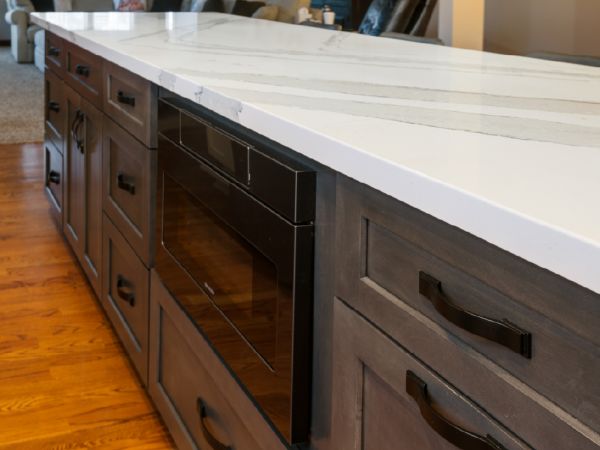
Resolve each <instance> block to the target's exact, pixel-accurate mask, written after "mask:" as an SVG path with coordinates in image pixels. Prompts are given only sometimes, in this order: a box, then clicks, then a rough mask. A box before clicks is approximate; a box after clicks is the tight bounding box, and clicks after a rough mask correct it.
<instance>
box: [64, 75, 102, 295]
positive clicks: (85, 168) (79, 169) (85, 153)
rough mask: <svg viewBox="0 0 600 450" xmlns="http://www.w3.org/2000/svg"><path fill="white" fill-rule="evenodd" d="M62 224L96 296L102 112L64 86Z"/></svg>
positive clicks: (98, 265) (100, 207)
mask: <svg viewBox="0 0 600 450" xmlns="http://www.w3.org/2000/svg"><path fill="white" fill-rule="evenodd" d="M65 98H66V105H67V118H68V125H69V129H68V138H67V140H66V145H65V174H64V186H65V187H64V208H65V211H64V223H63V229H64V232H65V235H66V238H67V241H68V242H69V244H70V245H71V247H72V248H73V251H74V252H75V255H76V256H77V258H78V259H79V262H80V263H81V265H82V267H83V270H84V272H85V274H86V275H87V277H88V279H89V281H90V284H91V285H92V287H93V289H94V291H95V292H96V295H98V296H100V264H101V255H102V113H101V112H100V111H99V110H97V109H96V108H94V107H93V106H92V105H91V104H90V103H89V102H87V101H86V100H84V99H82V98H81V97H80V96H79V94H77V93H76V92H75V91H73V90H72V89H71V88H70V87H68V86H65Z"/></svg>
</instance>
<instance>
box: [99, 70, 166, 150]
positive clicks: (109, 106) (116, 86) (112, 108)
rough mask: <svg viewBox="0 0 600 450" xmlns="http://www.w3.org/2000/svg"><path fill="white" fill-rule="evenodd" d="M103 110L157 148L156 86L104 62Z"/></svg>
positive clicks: (137, 136) (147, 144)
mask: <svg viewBox="0 0 600 450" xmlns="http://www.w3.org/2000/svg"><path fill="white" fill-rule="evenodd" d="M104 88H105V89H104V97H103V105H104V112H105V113H106V114H107V115H109V116H110V117H112V118H113V120H114V121H115V122H117V123H119V124H120V125H121V126H122V127H123V128H125V129H126V130H127V131H129V133H131V134H132V135H134V136H135V137H136V138H137V139H139V140H140V141H141V142H143V143H144V145H146V146H148V147H151V148H155V147H156V107H155V106H154V105H155V103H156V91H157V90H156V87H155V86H153V85H152V83H150V82H149V81H148V80H145V79H143V78H141V77H139V76H137V75H134V74H132V73H131V72H129V71H127V70H125V69H122V68H121V67H119V66H117V65H115V64H112V63H110V62H108V61H104Z"/></svg>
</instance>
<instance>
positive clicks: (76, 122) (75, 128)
mask: <svg viewBox="0 0 600 450" xmlns="http://www.w3.org/2000/svg"><path fill="white" fill-rule="evenodd" d="M84 118H85V116H84V114H83V112H81V110H80V109H78V110H77V111H75V119H73V123H72V124H71V136H72V138H73V141H75V146H76V147H77V149H78V150H79V151H80V152H81V153H83V152H84V148H83V140H82V139H81V138H80V137H79V128H80V127H81V124H82V123H83V120H84Z"/></svg>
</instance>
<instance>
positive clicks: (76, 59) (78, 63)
mask: <svg viewBox="0 0 600 450" xmlns="http://www.w3.org/2000/svg"><path fill="white" fill-rule="evenodd" d="M65 46H66V52H67V55H66V60H65V70H66V73H67V75H66V78H67V80H68V83H69V84H70V85H71V86H72V87H73V89H75V90H76V91H77V92H78V93H79V94H80V95H81V96H83V97H85V98H86V99H87V100H89V101H90V102H91V103H92V104H93V105H94V106H95V107H97V108H100V109H102V58H100V57H99V56H97V55H94V54H93V53H90V52H88V51H86V50H84V49H82V48H81V47H78V46H77V45H75V44H72V43H70V42H67V43H66V44H65Z"/></svg>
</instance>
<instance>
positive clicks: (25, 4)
mask: <svg viewBox="0 0 600 450" xmlns="http://www.w3.org/2000/svg"><path fill="white" fill-rule="evenodd" d="M6 7H7V8H6V9H7V12H6V16H5V19H6V21H7V22H8V23H9V24H10V46H11V51H12V54H13V56H14V57H15V60H16V61H17V62H20V63H25V62H32V61H33V52H34V38H35V33H36V32H37V31H39V30H40V27H38V26H37V25H33V24H31V23H30V21H29V13H30V12H32V11H33V10H34V9H33V4H32V3H31V1H30V0H6Z"/></svg>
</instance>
